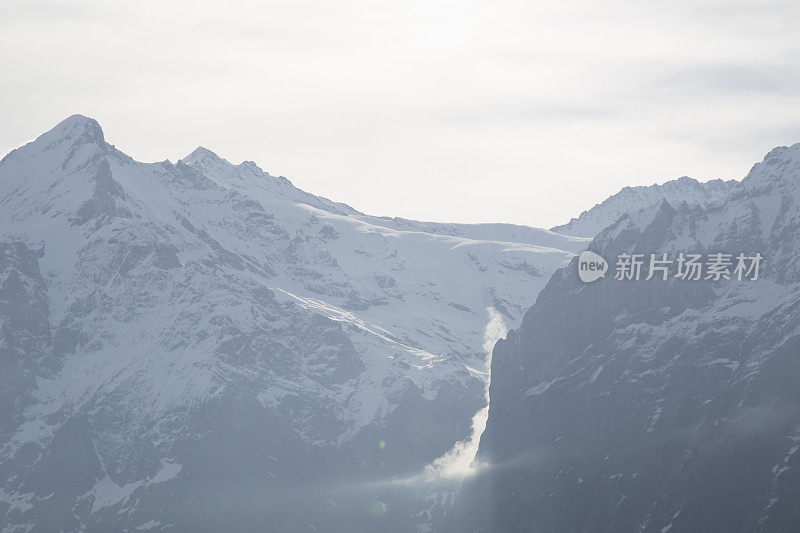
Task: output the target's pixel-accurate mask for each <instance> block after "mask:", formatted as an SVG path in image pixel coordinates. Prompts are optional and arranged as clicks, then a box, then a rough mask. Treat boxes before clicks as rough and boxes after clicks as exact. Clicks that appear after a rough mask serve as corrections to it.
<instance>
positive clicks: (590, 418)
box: [450, 144, 800, 533]
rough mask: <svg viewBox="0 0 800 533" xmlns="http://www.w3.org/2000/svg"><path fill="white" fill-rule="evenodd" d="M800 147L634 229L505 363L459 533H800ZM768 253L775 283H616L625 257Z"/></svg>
mask: <svg viewBox="0 0 800 533" xmlns="http://www.w3.org/2000/svg"><path fill="white" fill-rule="evenodd" d="M799 235H800V144H796V145H794V146H791V147H781V148H776V149H774V150H773V151H771V152H770V153H769V154H767V156H766V157H765V159H764V160H763V162H761V163H759V164H757V165H755V166H754V167H753V169H752V170H751V171H750V173H749V174H748V175H747V177H746V178H745V179H744V180H743V181H742V182H741V183H739V184H736V185H735V186H732V187H731V189H730V191H729V192H728V193H727V194H726V195H725V196H724V197H723V198H722V199H721V200H720V201H718V202H713V203H711V204H709V205H708V206H706V207H703V206H701V205H698V204H695V205H690V204H688V203H681V204H679V205H671V204H670V202H669V201H667V200H662V201H661V203H660V204H659V205H656V206H654V207H649V208H646V209H644V210H641V211H638V212H635V213H631V214H627V215H623V217H622V218H620V219H619V220H618V221H616V222H615V223H613V224H612V225H611V226H610V227H608V228H606V229H604V230H603V231H601V232H600V233H599V235H598V236H597V237H596V238H595V239H594V240H593V241H592V244H591V245H590V247H589V248H590V250H592V251H594V252H596V253H598V254H600V255H602V256H603V257H605V258H606V259H607V260H608V261H609V262H610V263H611V269H612V270H611V272H610V274H609V275H608V276H606V278H605V279H601V280H599V281H595V282H593V283H583V282H581V281H580V280H579V278H578V265H577V260H576V259H573V260H572V261H571V262H570V264H569V265H568V266H567V267H565V268H563V269H560V270H558V271H557V272H556V273H555V274H553V277H552V278H551V280H550V282H549V283H548V285H547V287H546V288H545V289H544V290H542V292H541V293H540V294H539V297H538V299H537V302H536V304H535V305H534V306H533V307H532V308H531V309H530V310H529V311H528V312H527V313H526V314H525V317H524V319H523V322H522V325H521V326H520V328H519V329H518V330H517V331H512V332H510V333H509V335H508V336H507V337H506V338H505V339H503V340H501V341H499V342H498V344H497V345H496V347H495V349H494V355H493V359H492V383H491V388H490V397H491V403H490V409H489V417H488V422H487V426H486V430H485V432H484V433H483V436H482V439H481V442H480V448H479V453H478V456H477V464H479V465H480V467H479V468H477V477H476V478H475V480H473V481H471V482H469V483H468V484H467V486H466V487H465V489H464V491H463V492H462V494H461V495H460V497H459V499H458V500H457V503H456V512H455V513H451V515H450V517H451V519H452V524H451V527H452V531H459V532H463V531H491V532H502V531H515V532H516V531H520V532H521V531H525V532H530V531H547V532H550V531H653V532H658V531H660V532H662V533H666V532H667V531H725V532H732V531H748V532H749V531H797V530H798V529H800V498H799V497H798V496H799V495H800V454H799V453H797V451H798V450H800V238H799V237H798V236H799ZM663 252H666V253H668V254H670V255H671V257H673V258H674V257H676V255H677V254H678V253H680V252H687V253H688V252H697V253H701V254H709V253H712V254H713V253H717V252H719V253H729V254H734V257H735V256H736V254H738V253H747V254H748V255H753V254H756V253H760V254H762V255H763V258H764V259H763V264H762V265H761V269H760V274H759V277H758V279H757V280H753V279H752V277H751V279H744V280H741V281H739V280H738V279H737V278H736V276H732V279H728V280H726V279H721V280H720V281H713V280H712V279H709V280H705V276H706V275H705V274H704V278H703V280H701V281H688V280H682V279H680V278H676V277H675V276H676V274H678V272H677V271H676V266H675V265H673V266H672V267H671V268H672V269H671V270H670V272H669V278H668V280H666V281H665V280H663V279H661V277H660V276H661V275H662V274H661V272H659V273H658V274H657V276H656V277H655V278H654V279H652V280H650V281H646V280H645V278H646V274H647V271H648V270H649V267H648V266H647V265H645V267H644V269H643V275H642V278H641V280H640V281H635V280H631V279H619V280H618V279H615V277H616V276H615V275H614V268H615V266H614V262H615V261H614V258H616V257H619V254H621V253H642V254H647V256H649V254H651V253H656V254H660V253H663Z"/></svg>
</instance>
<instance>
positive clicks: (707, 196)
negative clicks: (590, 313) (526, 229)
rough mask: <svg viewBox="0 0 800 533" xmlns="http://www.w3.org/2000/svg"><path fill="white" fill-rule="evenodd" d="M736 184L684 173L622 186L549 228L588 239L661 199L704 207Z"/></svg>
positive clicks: (675, 203)
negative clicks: (665, 179) (674, 177)
mask: <svg viewBox="0 0 800 533" xmlns="http://www.w3.org/2000/svg"><path fill="white" fill-rule="evenodd" d="M736 185H738V182H737V181H736V180H728V181H724V180H720V179H716V180H710V181H706V182H702V183H701V182H699V181H697V180H695V179H693V178H689V177H686V176H684V177H682V178H680V179H677V180H672V181H668V182H666V183H664V184H663V185H657V184H654V185H649V186H646V187H645V186H640V187H624V188H623V189H622V190H621V191H620V192H618V193H617V194H615V195H613V196H611V197H609V198H607V199H606V200H605V201H603V202H601V203H599V204H597V205H595V206H594V207H592V208H591V209H589V210H588V211H584V212H583V213H581V214H580V216H579V217H577V218H573V219H572V220H570V221H569V222H568V223H566V224H563V225H561V226H556V227H554V228H551V230H552V231H554V232H557V233H562V234H564V235H575V236H578V237H590V238H591V237H594V236H595V235H597V234H598V233H599V232H600V231H601V230H602V229H603V228H606V227H608V226H610V225H611V224H613V223H614V222H616V221H617V220H618V219H619V218H620V217H621V216H623V215H624V214H626V213H635V212H636V211H639V210H640V209H645V208H647V207H652V206H654V205H658V204H660V203H661V202H662V201H663V200H666V201H667V202H669V203H670V204H671V205H674V206H676V207H677V206H679V205H680V204H681V203H683V202H686V203H687V204H688V205H689V206H690V207H703V208H705V207H707V206H709V205H711V204H713V203H714V202H717V201H719V200H720V199H722V198H724V197H725V196H726V195H727V194H728V193H730V191H731V190H732V189H733V188H735V187H736Z"/></svg>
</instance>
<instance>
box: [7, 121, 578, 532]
mask: <svg viewBox="0 0 800 533" xmlns="http://www.w3.org/2000/svg"><path fill="white" fill-rule="evenodd" d="M587 244H588V240H587V239H581V238H575V237H569V236H563V235H559V234H556V233H552V232H549V231H546V230H537V229H533V228H525V227H519V226H511V225H502V224H497V225H457V224H436V223H423V222H415V221H409V220H402V219H388V218H380V217H370V216H367V215H364V214H362V213H359V212H358V211H356V210H354V209H352V208H350V207H349V206H347V205H344V204H339V203H335V202H331V201H329V200H326V199H324V198H320V197H317V196H313V195H311V194H308V193H305V192H303V191H301V190H299V189H297V188H295V187H294V186H292V184H291V183H290V182H289V181H288V180H286V179H285V178H280V177H274V176H271V175H269V174H267V173H265V172H263V171H262V170H261V169H259V168H258V167H257V166H256V165H255V164H254V163H251V162H245V163H242V164H240V165H232V164H230V163H228V162H227V161H225V160H224V159H221V158H220V157H218V156H216V155H215V154H213V153H212V152H210V151H208V150H206V149H203V148H199V149H197V150H195V151H194V152H193V153H192V154H190V155H189V156H187V157H186V158H184V159H183V160H180V161H178V162H177V163H175V164H173V163H171V162H169V161H164V162H162V163H152V164H144V163H139V162H137V161H135V160H133V159H132V158H130V157H129V156H127V155H125V154H123V153H122V152H120V151H119V150H117V149H116V148H115V147H113V146H112V145H110V144H108V143H107V142H106V141H105V138H104V134H103V132H102V130H101V128H100V126H99V125H98V124H97V122H95V121H94V120H91V119H88V118H85V117H82V116H78V115H76V116H73V117H70V118H68V119H67V120H65V121H64V122H62V123H60V124H59V125H58V126H56V127H55V128H54V129H53V130H51V131H49V132H47V133H45V134H44V135H42V136H41V137H39V138H38V139H37V140H36V141H34V142H32V143H29V144H27V145H26V146H23V147H22V148H19V149H17V150H14V151H13V152H11V153H10V154H8V155H7V156H6V157H5V158H4V159H3V160H2V162H0V333H2V337H0V523H2V524H3V527H4V529H3V530H4V531H23V530H24V531H55V530H62V531H78V530H81V531H113V530H120V531H122V530H125V531H161V530H167V529H169V530H170V531H221V530H231V531H250V530H258V531H263V530H264V528H265V527H267V528H272V529H271V530H276V531H356V530H364V531H370V530H381V531H408V530H409V529H411V528H416V527H422V528H424V527H426V525H427V524H428V523H429V522H430V520H431V519H432V517H433V516H434V515H437V514H441V513H443V512H444V511H445V510H446V507H444V506H446V504H447V501H448V498H447V496H446V495H445V496H444V497H441V498H440V497H438V496H436V497H434V498H433V499H432V500H429V501H427V502H426V507H425V508H423V509H418V508H417V507H415V505H417V504H416V503H414V502H417V501H418V498H422V499H423V500H424V499H425V498H427V497H428V496H429V495H428V494H421V495H420V494H412V495H409V494H408V491H409V489H408V485H409V484H408V483H403V480H404V479H408V478H409V477H411V478H412V479H413V476H419V474H420V472H423V470H424V469H425V467H426V466H427V465H430V464H431V463H432V462H434V461H435V460H436V459H437V458H439V457H441V456H443V454H445V453H446V452H447V451H448V450H450V448H451V447H453V445H454V444H455V443H456V442H459V441H463V440H464V439H467V438H468V437H469V436H470V433H471V431H472V428H471V423H472V417H473V415H474V414H475V412H476V411H478V410H479V409H480V408H481V407H482V406H483V405H485V398H484V394H485V386H486V380H487V376H486V368H485V361H486V356H487V352H486V351H487V347H489V348H490V347H491V345H492V344H493V342H494V341H495V339H496V338H497V336H498V335H501V334H502V333H503V331H504V324H509V325H515V324H516V323H517V321H518V320H519V319H520V317H521V316H522V314H523V313H524V311H525V310H526V309H528V308H529V307H530V306H531V305H532V304H533V301H534V299H535V297H536V294H537V293H538V292H539V290H540V289H541V288H542V287H543V286H544V285H545V283H546V282H547V280H548V278H549V277H550V275H551V273H552V272H553V271H555V270H556V269H557V268H559V267H561V266H562V265H564V264H566V262H567V261H568V260H569V259H570V257H571V256H572V255H573V253H575V252H578V251H580V250H582V249H583V248H585V246H586V245H587ZM415 498H417V499H415Z"/></svg>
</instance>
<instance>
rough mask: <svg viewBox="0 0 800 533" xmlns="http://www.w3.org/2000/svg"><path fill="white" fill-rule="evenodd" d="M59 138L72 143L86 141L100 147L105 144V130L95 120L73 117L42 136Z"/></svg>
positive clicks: (78, 116)
mask: <svg viewBox="0 0 800 533" xmlns="http://www.w3.org/2000/svg"><path fill="white" fill-rule="evenodd" d="M44 136H48V137H57V138H58V139H69V140H72V141H75V142H77V141H84V142H89V143H95V144H97V145H99V146H102V145H104V144H105V136H104V135H103V128H101V127H100V124H99V123H98V122H97V121H96V120H95V119H93V118H90V117H86V116H84V115H77V114H76V115H71V116H69V117H67V118H65V119H64V120H62V121H61V122H59V123H58V124H56V126H55V127H54V128H53V129H51V130H50V131H48V132H47V133H45V134H44V135H42V137H44Z"/></svg>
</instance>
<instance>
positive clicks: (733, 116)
mask: <svg viewBox="0 0 800 533" xmlns="http://www.w3.org/2000/svg"><path fill="white" fill-rule="evenodd" d="M74 113H81V114H84V115H88V116H91V117H93V118H95V119H97V120H98V121H99V122H100V124H101V125H102V126H103V129H104V131H105V134H106V139H107V140H108V141H109V142H111V143H113V144H115V145H116V146H117V147H118V148H120V149H121V150H123V151H124V152H126V153H128V154H129V155H131V156H132V157H134V158H135V159H137V160H140V161H161V160H164V159H170V160H172V161H176V160H177V159H179V158H181V157H183V156H185V155H187V154H188V153H189V152H191V151H192V150H193V149H194V148H195V147H196V146H198V145H203V146H206V147H207V148H209V149H211V150H213V151H215V152H216V153H217V154H219V155H220V156H223V157H225V158H227V159H228V160H230V161H231V162H234V163H239V162H241V161H242V160H253V161H255V162H256V163H258V164H259V166H261V167H262V168H263V169H264V170H267V171H269V172H270V173H272V174H276V175H277V174H280V175H285V176H286V177H288V178H289V179H291V180H292V181H293V182H294V183H295V185H297V186H299V187H301V188H303V189H305V190H307V191H309V192H313V193H315V194H321V195H324V196H328V197H330V198H331V199H334V200H338V201H343V202H346V203H349V204H351V205H352V206H353V207H355V208H357V209H359V210H362V211H365V212H368V213H370V214H375V215H390V216H402V217H406V218H416V219H424V220H443V221H463V222H513V223H519V224H528V225H535V226H545V227H549V226H552V225H554V224H558V223H562V222H566V221H567V220H569V219H570V218H571V217H572V216H576V215H577V214H579V213H580V212H581V211H582V210H584V209H587V208H589V207H591V206H592V205H593V204H595V203H597V202H599V201H602V200H603V199H604V198H606V197H607V196H609V195H610V194H613V193H615V192H617V191H618V190H619V189H620V188H621V187H623V186H624V185H649V184H652V183H654V182H659V183H660V182H663V181H666V180H669V179H673V178H677V177H680V176H682V175H689V176H692V177H696V178H698V179H710V178H716V177H723V178H741V177H742V176H743V175H744V174H746V173H747V171H748V170H749V168H750V166H751V165H752V164H753V163H755V162H756V161H758V160H761V158H762V157H763V156H764V154H765V153H766V152H767V151H768V150H769V149H770V148H772V147H774V146H777V145H785V144H792V143H795V142H800V2H797V1H796V0H791V1H785V2H783V1H774V2H772V1H766V2H755V1H747V2H742V1H736V0H724V1H722V0H720V1H698V0H693V1H683V0H670V1H666V2H649V1H645V2H643V1H641V0H635V1H615V2H603V1H575V2H569V1H567V2H563V1H562V2H559V1H554V0H548V1H547V2H535V1H503V0H493V1H482V2H472V1H464V0H461V1H458V2H456V1H443V0H424V1H415V0H403V1H393V2H378V1H338V2H337V1H330V0H328V1H304V0H288V1H285V2H284V1H266V2H263V1H259V2H237V1H232V0H227V1H225V2H200V1H197V0H189V1H185V2H163V1H161V2H147V1H145V2H128V3H125V4H123V3H122V2H108V1H96V2H51V1H36V0H3V1H2V2H0V151H2V152H3V154H5V153H6V152H8V151H9V150H11V149H12V148H14V147H16V146H19V145H20V144H23V143H24V142H26V141H28V140H30V139H32V138H34V137H36V136H37V135H39V134H40V133H42V132H43V131H45V130H47V129H49V128H51V127H52V126H53V125H55V124H56V123H57V122H59V121H60V120H62V119H64V118H65V117H67V116H68V115H71V114H74Z"/></svg>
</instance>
